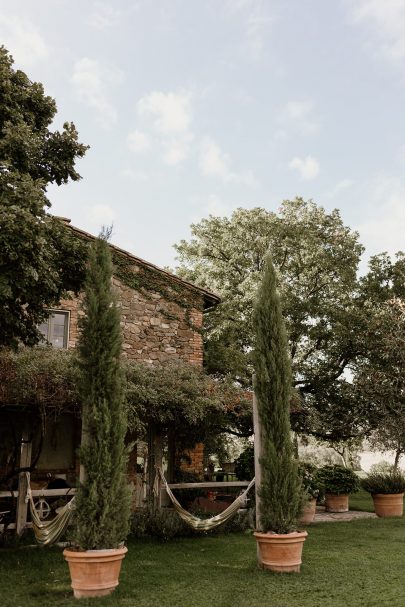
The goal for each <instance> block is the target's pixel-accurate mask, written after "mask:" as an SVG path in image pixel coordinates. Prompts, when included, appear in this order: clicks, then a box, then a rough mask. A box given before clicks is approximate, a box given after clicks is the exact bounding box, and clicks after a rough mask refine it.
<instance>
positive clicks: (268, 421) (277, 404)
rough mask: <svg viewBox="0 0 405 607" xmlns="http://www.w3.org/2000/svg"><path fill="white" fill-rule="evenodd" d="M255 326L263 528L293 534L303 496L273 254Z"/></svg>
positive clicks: (289, 377) (263, 286)
mask: <svg viewBox="0 0 405 607" xmlns="http://www.w3.org/2000/svg"><path fill="white" fill-rule="evenodd" d="M253 324H254V330H255V336H256V341H255V351H254V366H255V393H256V397H257V409H258V414H259V419H260V428H261V434H262V457H261V459H260V467H261V484H260V488H259V495H260V498H261V502H260V510H259V515H260V524H261V530H263V531H264V532H268V531H273V532H274V533H290V532H291V531H294V530H295V529H296V524H297V520H298V517H299V515H300V512H301V510H302V499H303V496H302V491H301V481H300V477H299V474H298V465H297V462H296V461H294V455H293V445H292V441H291V431H290V392H291V366H290V361H289V355H288V346H287V337H286V333H285V328H284V321H283V317H282V314H281V304H280V300H279V298H278V295H277V291H276V275H275V272H274V268H273V265H272V262H271V259H270V257H268V258H267V260H266V266H265V269H264V274H263V281H262V283H261V286H260V288H259V292H258V297H257V302H256V305H255V310H254V318H253Z"/></svg>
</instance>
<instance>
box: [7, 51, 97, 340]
mask: <svg viewBox="0 0 405 607" xmlns="http://www.w3.org/2000/svg"><path fill="white" fill-rule="evenodd" d="M55 115H56V104H55V101H54V100H53V99H52V98H51V97H49V96H46V95H45V93H44V89H43V86H42V84H40V83H37V82H31V81H30V80H29V78H28V76H27V75H26V74H25V73H24V72H22V71H21V70H15V69H14V68H13V59H12V57H11V56H10V55H9V53H8V52H7V50H6V49H5V48H4V47H0V225H1V230H0V346H3V345H11V346H16V345H17V343H19V342H22V343H26V344H34V343H36V342H37V341H38V340H39V339H40V335H39V333H38V329H37V325H38V324H39V323H40V322H41V321H42V320H43V319H44V318H45V317H46V310H45V307H51V306H53V305H55V304H56V303H57V302H58V301H59V300H60V299H61V297H62V296H63V295H64V294H65V293H66V291H67V290H73V291H77V290H78V289H79V287H80V285H81V284H82V280H83V267H84V250H83V245H82V243H81V242H80V241H78V240H77V239H75V238H74V237H73V236H72V235H71V234H70V232H69V230H67V229H66V227H65V226H64V224H63V222H61V221H59V220H58V219H56V218H54V217H52V216H51V215H49V214H48V213H47V209H48V208H49V207H50V202H49V200H48V198H47V196H46V188H47V186H48V185H49V184H51V183H56V184H57V185H61V184H64V183H67V182H68V181H69V180H73V181H76V180H78V179H79V178H80V175H79V174H78V172H77V171H76V168H75V163H76V161H77V159H79V158H81V157H83V156H84V154H85V152H86V150H87V146H85V145H83V144H82V143H80V142H79V141H78V133H77V131H76V129H75V126H74V124H73V123H68V122H65V124H64V125H63V130H62V131H51V130H50V125H51V123H52V121H53V119H54V117H55Z"/></svg>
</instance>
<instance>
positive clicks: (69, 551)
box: [63, 546, 128, 558]
mask: <svg viewBox="0 0 405 607" xmlns="http://www.w3.org/2000/svg"><path fill="white" fill-rule="evenodd" d="M127 552H128V548H127V547H126V546H120V548H100V549H96V550H77V549H75V548H65V549H64V551H63V554H64V555H66V556H68V555H74V557H75V558H81V557H83V558H85V557H88V556H91V555H92V554H93V555H94V556H104V555H105V556H108V555H109V554H126V553H127Z"/></svg>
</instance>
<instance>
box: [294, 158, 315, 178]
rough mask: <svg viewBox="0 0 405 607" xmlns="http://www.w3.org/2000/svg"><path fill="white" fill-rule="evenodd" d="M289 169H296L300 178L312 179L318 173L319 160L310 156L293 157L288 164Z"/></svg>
mask: <svg viewBox="0 0 405 607" xmlns="http://www.w3.org/2000/svg"><path fill="white" fill-rule="evenodd" d="M288 166H289V167H290V169H297V171H298V172H299V173H300V175H301V178H302V179H314V178H315V177H316V176H317V175H319V162H318V161H317V160H316V158H313V157H312V156H306V158H297V157H295V158H293V159H292V160H291V162H290V163H289V165H288Z"/></svg>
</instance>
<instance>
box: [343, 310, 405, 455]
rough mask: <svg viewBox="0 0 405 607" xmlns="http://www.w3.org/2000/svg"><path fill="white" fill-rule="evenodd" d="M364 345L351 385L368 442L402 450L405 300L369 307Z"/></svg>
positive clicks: (404, 441)
mask: <svg viewBox="0 0 405 607" xmlns="http://www.w3.org/2000/svg"><path fill="white" fill-rule="evenodd" d="M370 316H371V321H370V325H369V329H368V335H367V343H368V349H367V351H366V352H365V354H364V355H363V356H362V357H360V358H359V360H358V361H357V365H356V369H355V377H354V385H355V388H356V390H357V392H358V400H359V401H360V402H361V403H363V406H364V410H365V411H367V420H368V424H369V428H370V432H371V441H370V442H371V445H372V446H373V447H374V448H377V449H380V450H382V451H390V450H392V451H395V463H394V466H395V467H397V466H398V463H399V459H400V457H401V455H402V454H404V453H405V377H404V369H405V303H404V300H401V299H399V298H393V299H391V300H388V301H387V302H383V303H381V304H380V305H379V306H378V308H377V309H372V310H370Z"/></svg>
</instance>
